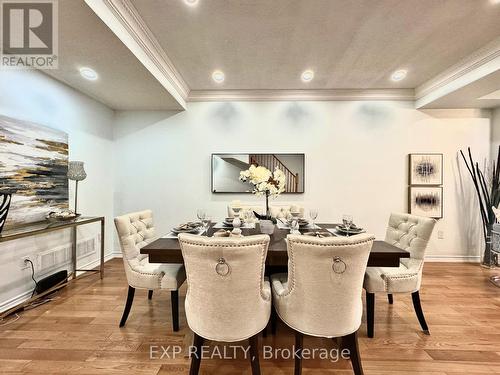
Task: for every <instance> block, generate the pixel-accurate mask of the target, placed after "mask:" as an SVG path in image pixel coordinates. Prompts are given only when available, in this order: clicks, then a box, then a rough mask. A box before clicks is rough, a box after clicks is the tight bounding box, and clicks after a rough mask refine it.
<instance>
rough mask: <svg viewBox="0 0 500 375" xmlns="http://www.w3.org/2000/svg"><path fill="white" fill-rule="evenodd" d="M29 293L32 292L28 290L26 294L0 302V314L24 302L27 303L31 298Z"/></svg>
mask: <svg viewBox="0 0 500 375" xmlns="http://www.w3.org/2000/svg"><path fill="white" fill-rule="evenodd" d="M31 293H33V291H32V290H28V291H27V292H24V293H22V294H20V295H18V296H15V297H13V298H11V299H8V300H7V301H4V302H1V303H0V313H1V312H4V311H7V310H8V309H11V308H13V307H14V306H16V305H18V304H20V303H23V302H24V301H27V300H29V299H30V298H31Z"/></svg>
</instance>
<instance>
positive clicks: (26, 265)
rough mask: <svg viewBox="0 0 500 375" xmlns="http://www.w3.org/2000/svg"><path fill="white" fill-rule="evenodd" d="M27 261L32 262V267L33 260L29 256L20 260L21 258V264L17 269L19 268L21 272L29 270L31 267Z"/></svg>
mask: <svg viewBox="0 0 500 375" xmlns="http://www.w3.org/2000/svg"><path fill="white" fill-rule="evenodd" d="M28 260H31V261H32V262H33V265H35V261H34V259H32V258H31V257H30V256H25V257H22V258H21V263H20V264H19V267H20V268H21V269H22V270H25V269H28V268H31V265H30V263H29V262H28Z"/></svg>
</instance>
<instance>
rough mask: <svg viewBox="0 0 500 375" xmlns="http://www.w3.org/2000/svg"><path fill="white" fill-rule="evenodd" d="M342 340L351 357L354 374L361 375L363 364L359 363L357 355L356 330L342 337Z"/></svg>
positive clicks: (359, 357) (359, 358) (359, 359)
mask: <svg viewBox="0 0 500 375" xmlns="http://www.w3.org/2000/svg"><path fill="white" fill-rule="evenodd" d="M342 342H345V346H346V348H347V349H349V357H350V358H351V364H352V369H353V370H354V374H355V375H363V366H362V365H361V356H360V355H359V346H358V334H357V332H354V333H351V334H350V335H347V336H344V337H342Z"/></svg>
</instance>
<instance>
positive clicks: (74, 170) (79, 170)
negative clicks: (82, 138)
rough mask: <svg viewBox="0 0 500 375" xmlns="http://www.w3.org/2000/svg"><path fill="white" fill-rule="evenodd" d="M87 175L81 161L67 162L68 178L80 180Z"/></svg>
mask: <svg viewBox="0 0 500 375" xmlns="http://www.w3.org/2000/svg"><path fill="white" fill-rule="evenodd" d="M86 177H87V173H86V172H85V168H84V167H83V161H70V162H69V164H68V178H69V179H70V180H74V181H82V180H85V178H86Z"/></svg>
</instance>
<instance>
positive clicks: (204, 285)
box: [179, 234, 271, 375]
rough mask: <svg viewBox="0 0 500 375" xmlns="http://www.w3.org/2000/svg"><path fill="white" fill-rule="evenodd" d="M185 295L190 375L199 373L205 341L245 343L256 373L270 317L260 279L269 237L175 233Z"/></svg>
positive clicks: (268, 297) (267, 288)
mask: <svg viewBox="0 0 500 375" xmlns="http://www.w3.org/2000/svg"><path fill="white" fill-rule="evenodd" d="M179 242H180V245H181V250H182V256H183V258H184V264H185V266H186V273H187V283H188V290H187V294H186V302H185V307H186V317H187V322H188V325H189V328H191V330H192V331H193V333H194V345H193V351H194V352H195V353H194V355H193V356H192V358H191V370H190V374H198V371H199V368H200V362H201V356H200V353H202V352H201V346H202V345H203V342H204V339H208V340H212V341H223V342H235V341H242V340H246V339H249V343H250V351H249V354H250V362H251V367H252V374H254V375H255V374H260V366H259V352H258V346H257V343H258V340H257V337H258V334H259V333H260V332H261V331H262V330H264V328H265V327H266V325H267V323H268V321H269V317H270V314H271V287H270V285H269V281H267V280H265V279H264V266H265V261H266V256H267V248H268V246H269V236H267V235H256V236H247V237H237V238H236V237H234V238H231V237H227V238H221V237H200V236H195V235H190V234H180V235H179Z"/></svg>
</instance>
